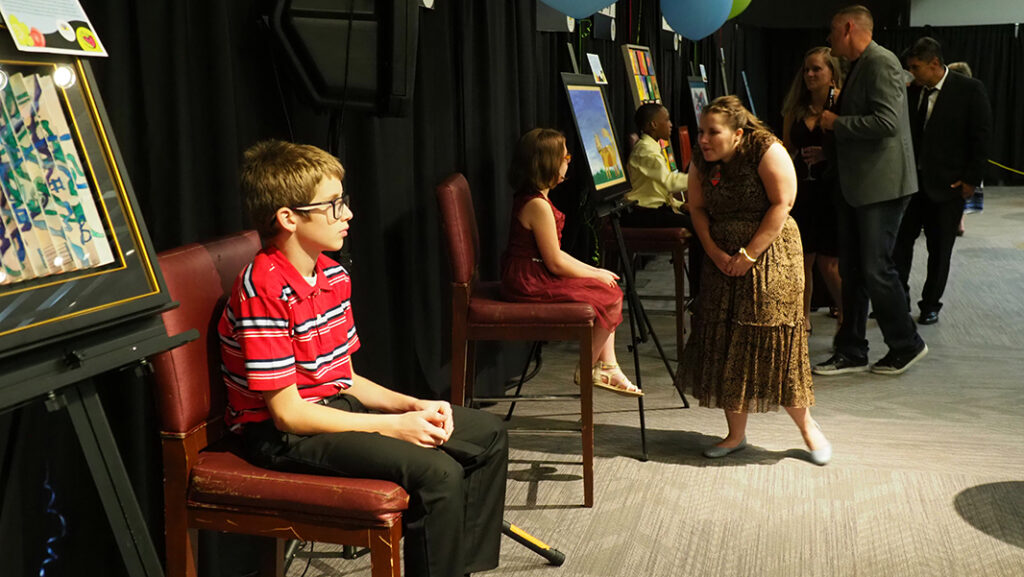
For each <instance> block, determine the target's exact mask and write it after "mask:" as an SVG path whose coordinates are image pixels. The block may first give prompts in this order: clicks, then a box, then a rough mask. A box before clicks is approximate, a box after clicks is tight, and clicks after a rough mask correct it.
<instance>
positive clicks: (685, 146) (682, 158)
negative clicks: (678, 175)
mask: <svg viewBox="0 0 1024 577" xmlns="http://www.w3.org/2000/svg"><path fill="white" fill-rule="evenodd" d="M677 133H678V134H679V172H689V171H690V160H691V155H692V154H693V143H692V142H690V129H689V128H688V127H686V126H680V127H679V129H678V130H677Z"/></svg>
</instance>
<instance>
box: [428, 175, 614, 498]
mask: <svg viewBox="0 0 1024 577" xmlns="http://www.w3.org/2000/svg"><path fill="white" fill-rule="evenodd" d="M436 193H437V202H438V206H439V208H440V212H441V224H442V225H443V228H444V234H445V238H446V241H447V248H448V257H449V260H450V262H451V270H452V376H451V386H452V392H451V402H452V403H453V404H458V405H462V404H466V403H468V402H471V401H472V399H473V378H474V375H475V349H476V347H475V344H476V341H577V342H579V344H580V366H581V367H590V366H592V365H593V359H592V357H593V353H592V352H591V343H592V339H593V331H594V309H593V307H591V306H590V305H589V304H586V303H574V302H567V303H540V304H538V303H516V302H507V301H503V300H501V297H500V286H501V285H500V283H497V282H479V281H478V279H477V251H478V249H479V245H480V241H479V235H478V232H477V226H476V215H475V213H474V211H473V197H472V195H471V194H470V190H469V183H468V182H466V178H465V177H464V176H462V175H461V174H459V173H455V174H453V175H451V176H449V177H448V178H446V179H445V180H444V182H442V183H441V184H439V185H438V187H437V190H436ZM566 380H568V379H566ZM566 397H569V398H579V401H580V415H581V417H582V421H583V423H582V426H581V430H580V432H581V435H582V442H583V504H584V506H585V507H592V506H593V504H594V403H593V398H594V389H593V383H592V376H591V374H590V371H588V370H582V371H580V388H579V393H578V394H571V395H557V396H547V397H543V398H541V400H548V399H552V400H553V399H554V398H566ZM532 398H538V397H532ZM511 399H512V397H508V398H499V399H487V400H502V401H504V400H511Z"/></svg>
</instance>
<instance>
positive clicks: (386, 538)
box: [370, 523, 402, 577]
mask: <svg viewBox="0 0 1024 577" xmlns="http://www.w3.org/2000/svg"><path fill="white" fill-rule="evenodd" d="M401 540H402V524H401V523H395V524H394V525H393V526H392V527H391V528H390V529H374V530H371V531H370V565H371V566H372V569H371V575H372V577H402V556H401V544H400V541H401Z"/></svg>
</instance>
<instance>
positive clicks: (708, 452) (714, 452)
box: [704, 437, 747, 459]
mask: <svg viewBox="0 0 1024 577" xmlns="http://www.w3.org/2000/svg"><path fill="white" fill-rule="evenodd" d="M746 448H747V438H746V437H743V440H742V441H740V444H739V445H736V446H735V447H719V446H718V445H711V446H710V447H708V448H707V449H704V456H705V457H707V458H709V459H717V458H719V457H724V456H726V455H728V454H729V453H735V452H736V451H739V450H741V449H746Z"/></svg>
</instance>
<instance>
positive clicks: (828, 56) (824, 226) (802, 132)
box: [782, 46, 842, 331]
mask: <svg viewBox="0 0 1024 577" xmlns="http://www.w3.org/2000/svg"><path fill="white" fill-rule="evenodd" d="M841 87H842V71H841V69H840V67H839V60H838V59H837V58H835V57H833V56H832V51H831V50H830V49H829V48H828V47H825V46H820V47H818V48H812V49H810V50H808V51H807V54H805V55H804V65H803V67H802V68H801V69H800V73H799V74H797V76H796V77H795V78H793V84H792V85H791V86H790V89H789V94H787V95H786V100H785V102H784V103H783V107H782V114H783V118H784V122H783V131H782V142H783V144H784V145H785V147H786V150H788V151H789V153H790V155H791V156H792V157H793V164H794V166H795V168H796V174H797V178H798V181H797V195H796V204H795V205H794V206H793V211H792V213H791V214H792V216H793V219H794V220H796V223H797V226H798V227H799V228H800V238H801V241H802V244H803V249H804V328H805V329H807V330H808V331H810V330H811V321H810V316H809V315H810V312H811V294H812V292H813V289H814V263H815V262H817V263H818V269H819V270H820V271H821V276H822V278H823V279H824V280H825V284H826V285H827V287H828V291H829V293H830V294H831V296H832V302H834V303H836V304H837V305H838V304H839V303H840V302H842V298H841V295H842V293H841V290H840V280H839V259H838V239H837V236H836V213H835V206H834V204H833V195H834V194H835V192H836V191H835V186H836V184H837V182H836V177H835V168H834V167H832V166H829V160H828V158H827V157H826V155H825V152H824V150H823V144H824V142H823V139H824V138H825V134H824V132H823V131H822V129H821V127H820V126H819V125H818V120H819V118H821V113H822V111H824V110H826V109H828V108H830V107H831V106H832V104H833V103H834V102H835V99H836V98H838V97H839V89H840V88H841ZM839 314H840V315H841V314H842V311H841V310H840V311H839Z"/></svg>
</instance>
